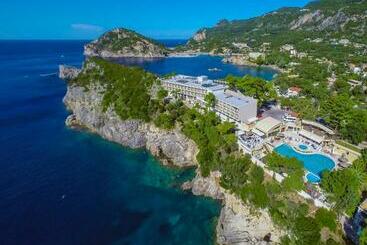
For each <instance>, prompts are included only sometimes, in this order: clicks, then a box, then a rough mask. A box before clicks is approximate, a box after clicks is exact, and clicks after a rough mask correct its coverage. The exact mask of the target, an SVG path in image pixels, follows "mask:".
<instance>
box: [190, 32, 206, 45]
mask: <svg viewBox="0 0 367 245" xmlns="http://www.w3.org/2000/svg"><path fill="white" fill-rule="evenodd" d="M193 39H194V40H195V41H197V42H202V41H204V40H205V39H206V30H205V29H204V30H200V31H198V32H197V33H196V34H195V35H194V37H193Z"/></svg>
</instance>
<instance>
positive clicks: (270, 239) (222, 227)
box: [60, 69, 281, 245]
mask: <svg viewBox="0 0 367 245" xmlns="http://www.w3.org/2000/svg"><path fill="white" fill-rule="evenodd" d="M76 71H78V74H79V72H80V71H79V70H72V69H71V70H70V69H60V72H64V73H63V74H61V73H60V77H65V78H67V79H68V80H70V79H73V78H75V77H74V75H75V74H76V73H75V72H76ZM103 93H104V89H103V88H102V87H101V86H99V85H92V87H89V88H88V89H86V88H83V87H80V86H76V85H69V86H68V87H67V93H66V95H65V97H64V103H65V105H66V107H67V108H68V109H69V110H70V111H71V112H72V114H71V115H70V116H69V117H68V118H67V119H66V124H67V125H68V126H70V127H82V128H86V129H88V130H90V131H91V132H94V133H96V134H98V135H100V136H102V137H103V138H105V139H107V140H110V141H112V142H116V143H119V144H121V145H123V146H126V147H130V148H146V149H148V150H149V151H150V152H151V153H152V154H153V155H154V156H156V157H158V158H159V159H160V160H161V161H162V163H163V164H165V165H174V166H178V167H190V166H195V165H197V162H196V155H197V153H198V148H197V146H196V144H195V143H194V142H193V141H192V140H190V139H188V138H187V137H186V136H184V135H183V134H182V133H181V132H180V131H179V130H178V129H176V130H172V131H166V130H162V129H159V128H157V127H155V126H154V125H152V124H150V123H145V122H142V121H139V120H125V121H123V120H121V119H120V118H119V116H118V115H117V114H116V113H115V112H114V111H113V110H112V109H108V110H107V111H103V110H102V107H101V103H102V100H103ZM220 176H221V175H220V172H213V173H211V175H210V176H209V177H207V178H204V177H202V176H201V174H200V171H199V170H197V175H196V177H195V178H194V179H193V180H192V181H190V182H186V183H184V184H183V186H182V187H183V189H186V190H191V191H192V192H193V193H194V195H203V196H207V197H211V198H214V199H217V200H220V201H221V202H222V204H223V208H222V210H221V213H220V217H219V219H218V224H217V229H216V237H217V243H218V244H223V245H224V244H226V245H227V244H228V245H229V244H237V245H238V244H276V243H278V242H279V240H280V236H281V232H280V231H279V230H277V229H276V228H275V227H274V225H273V222H272V221H271V219H270V217H269V215H268V214H267V213H266V212H265V211H258V212H256V214H253V212H251V211H252V210H250V208H249V207H248V206H246V205H245V204H243V202H242V201H241V200H240V199H239V198H237V197H236V196H234V195H232V194H230V193H228V192H226V191H225V190H224V189H223V188H222V187H221V186H220V184H219V181H220Z"/></svg>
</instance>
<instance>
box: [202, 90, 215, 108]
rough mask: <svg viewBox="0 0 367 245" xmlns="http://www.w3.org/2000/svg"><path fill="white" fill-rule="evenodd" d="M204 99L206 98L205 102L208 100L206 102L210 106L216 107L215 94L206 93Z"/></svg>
mask: <svg viewBox="0 0 367 245" xmlns="http://www.w3.org/2000/svg"><path fill="white" fill-rule="evenodd" d="M204 100H205V102H206V104H207V106H208V107H209V108H214V107H215V103H216V98H215V95H214V94H213V93H208V94H206V95H205V98H204Z"/></svg>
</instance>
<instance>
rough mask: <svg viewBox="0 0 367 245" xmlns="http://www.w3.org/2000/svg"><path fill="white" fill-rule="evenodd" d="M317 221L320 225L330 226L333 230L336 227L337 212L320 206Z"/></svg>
mask: <svg viewBox="0 0 367 245" xmlns="http://www.w3.org/2000/svg"><path fill="white" fill-rule="evenodd" d="M315 219H316V222H317V223H318V224H319V225H320V227H328V228H329V229H330V230H331V231H335V229H336V222H335V221H336V214H335V212H333V211H329V210H327V209H325V208H320V209H318V210H317V211H316V214H315Z"/></svg>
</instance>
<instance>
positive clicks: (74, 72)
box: [59, 65, 81, 80]
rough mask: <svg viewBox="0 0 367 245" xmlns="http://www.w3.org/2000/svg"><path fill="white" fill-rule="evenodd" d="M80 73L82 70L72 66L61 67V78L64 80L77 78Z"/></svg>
mask: <svg viewBox="0 0 367 245" xmlns="http://www.w3.org/2000/svg"><path fill="white" fill-rule="evenodd" d="M80 72H81V70H80V69H78V68H75V67H72V66H67V65H60V66H59V77H60V78H61V79H63V80H72V79H74V78H76V77H77V76H78V75H79V73H80Z"/></svg>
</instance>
